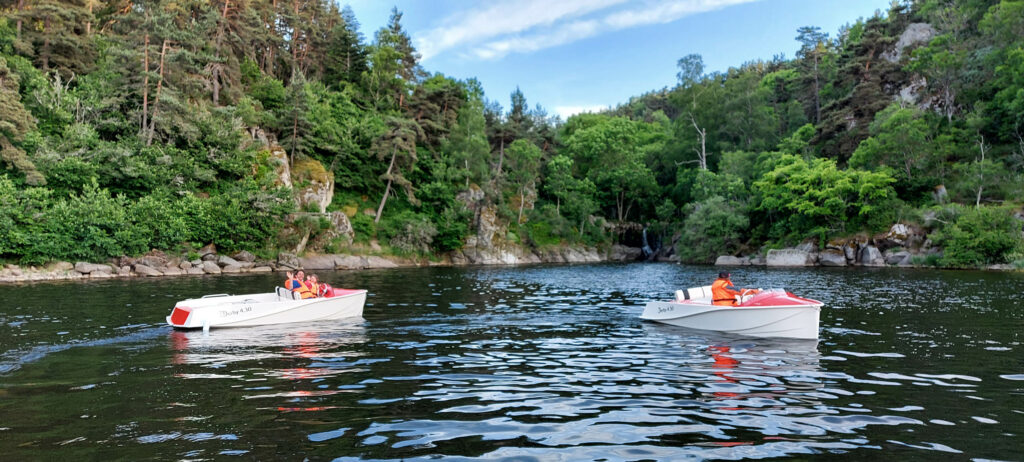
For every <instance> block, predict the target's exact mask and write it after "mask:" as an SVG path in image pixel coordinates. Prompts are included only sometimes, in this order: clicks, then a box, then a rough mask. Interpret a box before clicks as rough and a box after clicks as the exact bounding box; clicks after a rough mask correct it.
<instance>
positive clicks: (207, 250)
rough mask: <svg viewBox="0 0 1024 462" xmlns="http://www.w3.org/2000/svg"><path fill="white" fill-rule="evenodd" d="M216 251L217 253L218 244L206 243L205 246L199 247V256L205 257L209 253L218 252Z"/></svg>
mask: <svg viewBox="0 0 1024 462" xmlns="http://www.w3.org/2000/svg"><path fill="white" fill-rule="evenodd" d="M216 253H217V246H216V245H214V244H213V243H210V244H206V245H204V246H203V248H201V249H199V258H203V257H205V256H207V255H211V254H216Z"/></svg>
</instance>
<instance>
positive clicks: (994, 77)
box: [0, 0, 1024, 269]
mask: <svg viewBox="0 0 1024 462" xmlns="http://www.w3.org/2000/svg"><path fill="white" fill-rule="evenodd" d="M3 11H4V16H3V17H2V18H0V154H2V165H3V167H4V170H2V171H0V259H3V260H6V261H9V262H17V263H21V264H36V265H39V264H44V263H46V262H50V261H61V260H63V261H97V262H98V261H109V260H110V259H117V258H121V257H128V258H136V257H139V256H141V255H144V254H147V253H151V251H152V250H153V249H157V250H162V251H166V252H168V253H169V254H171V255H179V256H186V257H187V256H188V255H189V254H190V253H195V252H197V251H198V249H200V248H202V247H204V246H206V245H208V244H214V245H215V246H216V248H218V249H221V250H222V251H223V252H225V253H226V254H233V253H234V252H236V251H241V250H248V251H252V252H253V253H255V254H256V255H257V256H258V257H259V258H261V259H264V260H267V261H277V260H278V254H279V253H280V252H284V253H286V254H296V253H297V254H299V255H305V254H308V255H315V254H363V255H368V254H376V255H381V254H385V255H387V254H391V255H398V256H403V257H417V256H420V257H423V256H431V255H433V256H435V257H432V258H435V259H436V258H437V257H436V256H439V255H440V256H444V257H443V258H447V259H449V260H450V261H453V262H470V263H472V262H483V261H506V260H509V261H511V260H515V261H533V260H534V259H538V260H542V259H545V258H551V259H553V260H555V261H559V260H558V258H562V259H569V258H570V257H566V255H564V254H565V253H566V251H565V250H564V249H566V248H573V249H577V250H575V251H574V252H577V253H580V255H583V257H580V256H579V255H574V256H572V257H571V258H572V259H575V258H577V257H579V258H583V259H588V258H591V257H590V254H589V253H588V252H595V255H609V254H610V252H612V251H611V250H610V249H611V248H612V247H611V246H612V244H613V243H616V242H627V241H628V242H627V243H629V244H630V245H633V246H639V245H640V242H639V240H638V239H635V238H627V237H626V234H624V233H623V232H622V230H625V229H632V228H631V227H633V228H636V227H638V225H637V224H642V225H640V226H645V227H646V231H647V235H648V236H649V237H650V238H651V241H652V242H660V243H662V244H661V250H660V252H659V255H661V256H662V257H667V256H672V258H678V259H680V260H682V261H689V262H711V261H714V259H715V258H716V257H717V256H720V255H737V256H754V258H759V257H763V256H765V255H766V253H767V251H768V250H770V249H774V248H781V247H786V246H792V245H796V244H798V243H801V242H810V243H813V244H814V245H815V248H816V249H818V250H821V251H824V250H827V249H828V248H829V246H830V244H829V243H830V242H840V241H850V240H858V239H861V240H864V239H862V238H861V237H859V236H867V238H865V239H867V240H871V239H873V238H871V236H876V235H879V234H880V233H885V232H886V231H887V230H889V229H890V227H892V225H893V224H894V223H904V224H906V225H908V226H910V227H911V228H913V229H915V230H920V234H921V236H922V239H923V240H926V241H927V242H928V246H927V248H928V249H941V250H940V251H936V252H929V253H927V254H922V259H920V261H918V263H920V264H932V265H938V266H977V265H987V264H1012V263H1014V262H1016V264H1017V265H1022V266H1024V250H1022V244H1021V220H1020V218H1019V217H1020V213H1019V210H1020V203H1019V199H1018V198H1019V197H1021V195H1020V194H1021V192H1022V184H1024V182H1022V178H1021V172H1022V168H1024V96H1022V95H1024V79H1022V76H1024V1H1021V0H962V1H944V0H919V1H913V2H896V3H894V6H893V7H892V9H891V10H890V11H888V12H886V13H885V14H879V15H876V16H875V17H872V18H867V19H861V20H857V21H856V22H853V23H851V24H850V25H849V26H847V27H844V28H843V29H842V30H840V31H838V32H837V33H834V35H833V34H829V33H824V32H822V31H821V30H820V29H818V28H815V27H805V28H801V29H800V30H799V31H796V34H797V40H799V42H800V43H801V49H800V51H799V52H798V54H797V56H796V57H794V58H792V59H786V58H782V57H779V58H776V59H773V60H771V61H758V62H751V63H746V64H743V65H741V66H739V67H735V68H730V69H728V70H727V71H724V72H711V73H708V72H706V71H705V69H704V66H703V62H702V59H701V57H700V56H699V55H690V56H686V57H683V58H682V59H680V60H679V62H678V66H679V74H678V83H677V85H675V86H673V87H672V88H665V89H661V90H657V91H652V92H649V93H647V94H644V95H641V96H638V97H636V98H633V99H632V100H631V101H629V102H628V103H626V104H623V105H621V106H620V107H618V108H616V109H614V110H610V111H607V112H605V113H601V114H584V115H579V116H575V117H572V118H570V119H569V120H568V121H565V122H562V121H560V120H557V119H556V118H552V117H549V116H548V115H547V114H546V112H545V111H544V110H543V108H541V107H540V106H539V105H537V106H535V107H533V108H531V107H530V106H529V105H528V104H527V100H526V97H525V95H523V94H522V93H521V92H519V91H518V90H517V91H515V92H513V93H512V94H511V98H510V104H509V107H508V109H505V108H503V107H502V106H501V105H500V104H499V103H497V102H495V101H492V100H489V99H487V98H486V97H485V95H484V94H483V92H482V90H481V87H480V85H479V83H478V82H476V81H474V80H466V81H460V80H455V79H452V78H449V77H446V76H445V75H443V74H441V73H430V72H427V71H426V70H425V69H423V68H422V67H421V66H420V65H419V63H418V55H417V53H416V50H415V49H414V48H413V46H412V44H411V40H410V38H409V36H408V34H407V33H406V32H405V31H404V30H403V28H402V24H401V19H402V15H401V13H399V12H397V11H395V12H394V14H393V15H392V18H391V20H390V21H389V23H388V24H387V25H386V26H385V27H383V28H381V29H380V30H378V31H376V32H375V33H374V34H373V37H372V38H366V37H364V36H363V34H362V33H361V31H360V29H359V24H358V22H357V20H356V18H355V17H354V15H353V14H352V12H351V10H348V9H343V10H338V9H337V7H335V6H334V4H331V3H325V2H309V1H301V0H296V1H293V2H276V1H273V2H272V1H269V0H257V1H247V2H238V1H231V0H222V1H205V2H196V1H193V2H189V1H186V2H165V1H152V2H149V1H147V2H131V3H125V2H119V1H116V0H115V1H104V0H100V1H89V2H83V1H66V0H23V1H22V0H19V1H17V2H13V1H9V2H7V3H5V8H4V10H3ZM1015 214H1016V215H1015ZM630 235H631V236H636V235H637V233H636V232H635V231H634V232H632V234H630ZM867 240H866V241H865V243H866V244H865V247H866V246H868V245H875V243H874V242H868V241H867ZM858 242H859V241H858ZM833 247H835V246H833ZM587 249H590V250H587ZM594 249H601V250H600V251H597V250H594ZM832 250H835V251H842V249H841V248H839V247H837V248H835V249H832ZM894 251H895V252H899V251H900V249H895V250H894ZM616 252H618V254H619V255H635V252H633V251H629V252H626V251H625V250H622V249H621V248H619V250H617V251H616ZM570 253H572V252H570ZM545 255H547V257H545ZM556 255H557V256H558V258H556ZM600 258H605V257H603V256H602V257H600ZM894 258H895V257H894ZM186 260H188V259H187V258H186ZM112 268H113V267H112ZM194 268H195V265H193V269H194Z"/></svg>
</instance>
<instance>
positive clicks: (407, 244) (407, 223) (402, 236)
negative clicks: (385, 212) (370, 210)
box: [377, 210, 437, 253]
mask: <svg viewBox="0 0 1024 462" xmlns="http://www.w3.org/2000/svg"><path fill="white" fill-rule="evenodd" d="M381 225H383V226H380V227H379V228H378V229H377V232H378V235H379V236H380V237H381V238H383V239H387V241H388V243H389V244H390V245H391V246H392V247H394V248H395V249H397V250H399V251H401V252H405V253H424V252H427V251H429V250H430V244H431V243H433V242H434V236H437V227H436V226H434V223H432V222H431V221H430V219H428V218H427V217H426V216H424V215H420V214H417V213H415V212H412V211H410V210H406V211H403V212H402V213H399V214H397V215H392V216H391V217H390V218H388V219H386V220H384V221H383V222H381Z"/></svg>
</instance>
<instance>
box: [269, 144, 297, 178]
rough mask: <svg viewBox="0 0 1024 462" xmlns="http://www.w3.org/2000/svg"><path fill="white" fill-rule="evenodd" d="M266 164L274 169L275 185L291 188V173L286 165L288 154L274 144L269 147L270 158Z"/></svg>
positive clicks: (288, 165) (287, 164)
mask: <svg viewBox="0 0 1024 462" xmlns="http://www.w3.org/2000/svg"><path fill="white" fill-rule="evenodd" d="M267 163H269V164H270V165H271V166H272V167H273V168H274V176H275V183H277V184H278V185H281V186H286V187H289V188H291V187H292V171H291V167H290V165H291V164H289V163H288V153H287V152H286V151H285V150H284V148H282V147H281V146H278V145H276V144H274V145H271V146H270V156H268V159H267Z"/></svg>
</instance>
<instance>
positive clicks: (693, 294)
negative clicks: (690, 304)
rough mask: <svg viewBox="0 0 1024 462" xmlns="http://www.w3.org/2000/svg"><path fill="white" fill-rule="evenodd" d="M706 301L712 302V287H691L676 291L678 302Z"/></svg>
mask: <svg viewBox="0 0 1024 462" xmlns="http://www.w3.org/2000/svg"><path fill="white" fill-rule="evenodd" d="M704 299H707V300H711V286H703V287H691V288H689V289H684V290H677V291H676V301H680V302H681V301H683V300H704Z"/></svg>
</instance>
